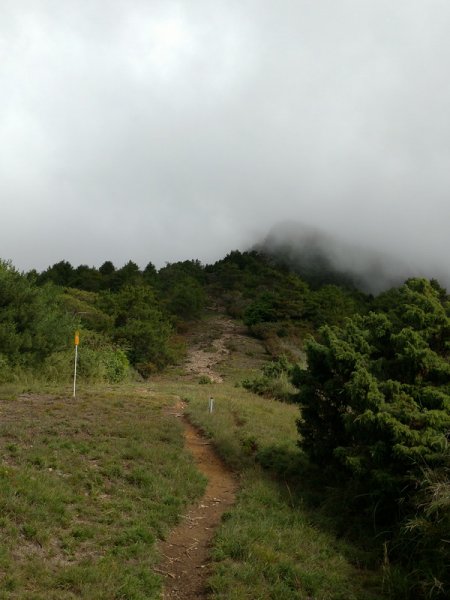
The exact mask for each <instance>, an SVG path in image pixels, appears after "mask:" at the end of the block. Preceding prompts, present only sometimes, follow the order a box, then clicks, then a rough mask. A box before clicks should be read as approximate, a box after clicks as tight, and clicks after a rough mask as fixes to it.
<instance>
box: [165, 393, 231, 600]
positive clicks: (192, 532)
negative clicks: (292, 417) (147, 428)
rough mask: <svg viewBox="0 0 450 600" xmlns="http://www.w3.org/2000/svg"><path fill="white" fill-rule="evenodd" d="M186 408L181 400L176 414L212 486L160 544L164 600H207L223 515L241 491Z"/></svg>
mask: <svg viewBox="0 0 450 600" xmlns="http://www.w3.org/2000/svg"><path fill="white" fill-rule="evenodd" d="M184 408H185V405H184V403H183V402H182V401H181V400H180V401H178V402H177V404H176V406H175V407H174V409H173V410H172V414H173V415H174V416H177V417H179V418H181V419H183V423H184V427H185V440H186V449H187V450H188V451H189V452H191V453H192V455H193V457H194V459H195V462H196V465H197V467H198V469H199V470H200V471H201V472H202V473H203V474H204V475H205V476H206V477H207V479H208V484H207V487H206V491H205V494H204V496H203V497H202V498H201V499H200V500H199V501H198V502H197V503H196V504H195V505H194V506H192V507H191V508H190V510H189V511H188V512H187V514H185V515H184V516H183V518H182V521H181V523H180V524H179V525H178V526H177V527H176V528H175V529H174V530H173V531H172V532H171V534H170V535H169V537H168V538H167V540H166V541H164V542H163V543H162V544H161V545H160V552H161V554H162V556H163V561H162V563H161V564H160V566H159V568H158V572H160V573H161V574H163V575H164V576H165V589H164V593H163V598H164V600H172V599H177V600H194V599H198V598H200V599H201V598H206V589H205V585H206V581H207V579H208V576H209V573H210V563H209V560H210V559H209V557H210V549H211V542H212V539H213V537H214V533H215V530H216V528H217V527H218V526H219V524H220V521H221V518H222V515H223V513H224V512H225V511H227V510H229V508H230V507H231V506H232V505H233V503H234V500H235V495H236V491H237V480H236V478H235V476H234V475H233V473H232V472H231V471H230V470H229V469H228V467H226V465H225V464H224V463H223V462H222V461H221V460H220V458H219V457H218V456H217V454H216V453H215V451H214V449H213V448H212V447H211V445H210V443H209V442H208V441H207V440H206V439H205V438H204V437H202V435H201V434H200V433H199V432H198V431H197V429H195V427H193V426H192V425H191V424H190V423H189V422H188V421H187V419H186V417H185V416H184Z"/></svg>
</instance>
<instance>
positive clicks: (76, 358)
mask: <svg viewBox="0 0 450 600" xmlns="http://www.w3.org/2000/svg"><path fill="white" fill-rule="evenodd" d="M79 343H80V334H79V333H78V331H76V332H75V364H74V369H73V397H74V398H75V397H76V392H77V361H78V344H79Z"/></svg>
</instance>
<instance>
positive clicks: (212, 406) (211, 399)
mask: <svg viewBox="0 0 450 600" xmlns="http://www.w3.org/2000/svg"><path fill="white" fill-rule="evenodd" d="M208 409H209V413H210V414H211V413H212V411H213V410H214V398H210V399H209V403H208Z"/></svg>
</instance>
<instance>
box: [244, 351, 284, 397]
mask: <svg viewBox="0 0 450 600" xmlns="http://www.w3.org/2000/svg"><path fill="white" fill-rule="evenodd" d="M292 369H293V365H292V364H291V363H290V362H289V361H288V359H287V358H286V357H285V356H280V357H278V358H277V359H276V360H273V361H271V362H269V363H267V364H266V365H264V367H263V368H262V369H261V375H258V376H256V377H254V378H252V379H244V380H243V382H242V387H243V388H245V389H246V390H249V391H251V392H253V393H255V394H258V395H259V396H264V397H265V398H275V399H277V400H281V401H282V402H290V401H292V400H293V398H294V394H295V388H294V387H293V386H292V383H291V382H290V376H291V374H292Z"/></svg>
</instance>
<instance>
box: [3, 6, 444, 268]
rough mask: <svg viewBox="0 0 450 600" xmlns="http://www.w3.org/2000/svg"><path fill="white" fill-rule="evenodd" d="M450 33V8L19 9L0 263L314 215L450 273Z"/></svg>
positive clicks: (151, 252)
mask: <svg viewBox="0 0 450 600" xmlns="http://www.w3.org/2000/svg"><path fill="white" fill-rule="evenodd" d="M449 31H450V3H449V2H448V0H394V1H392V0H389V1H388V0H339V1H336V0H278V1H275V0H271V1H269V0H228V1H224V0H221V1H217V0H185V1H184V2H172V1H170V0H165V1H153V0H108V1H106V0H103V1H100V0H64V1H63V2H62V1H61V0H0V142H1V143H0V202H1V212H0V257H2V258H4V259H11V260H12V261H13V263H14V264H15V265H16V266H17V267H19V268H20V269H29V268H32V267H36V268H38V269H42V268H45V267H46V266H48V265H49V264H52V263H54V262H57V261H59V260H61V259H67V260H70V261H71V262H72V263H73V264H74V265H78V264H80V263H87V264H89V265H97V266H98V265H100V264H102V262H104V261H105V260H107V259H109V260H112V261H113V262H114V263H115V264H116V265H117V266H121V265H122V264H123V263H124V262H125V261H127V260H128V259H132V260H134V261H136V262H137V263H138V264H140V265H141V266H145V265H146V264H147V262H148V261H152V262H153V263H155V264H156V265H157V266H161V265H163V264H164V263H165V262H166V261H175V260H181V259H186V258H199V259H200V260H202V261H203V262H211V261H214V260H216V259H217V258H220V257H222V256H223V255H224V254H225V253H227V252H228V251H230V250H231V249H234V248H242V249H243V248H245V246H246V245H248V244H251V243H252V242H254V241H256V240H258V239H260V238H263V237H264V236H265V235H266V234H267V232H268V230H269V229H270V228H271V227H272V226H273V225H275V224H276V223H278V222H280V221H289V222H293V221H299V222H305V223H307V224H311V225H314V226H318V227H321V228H323V229H325V230H326V231H329V232H333V233H335V234H337V235H339V236H341V237H344V238H346V239H347V240H349V241H351V242H352V243H353V242H356V243H358V242H363V243H367V244H369V245H370V246H375V247H381V248H382V249H383V250H385V251H391V252H394V253H396V254H398V255H399V256H400V257H406V258H408V257H409V258H411V257H412V259H413V260H414V261H417V263H418V264H422V265H423V264H433V265H434V264H435V263H436V264H437V265H439V266H440V268H441V270H442V269H446V270H447V273H448V272H449V269H448V266H447V265H448V263H447V261H448V257H449V256H450V36H449Z"/></svg>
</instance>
